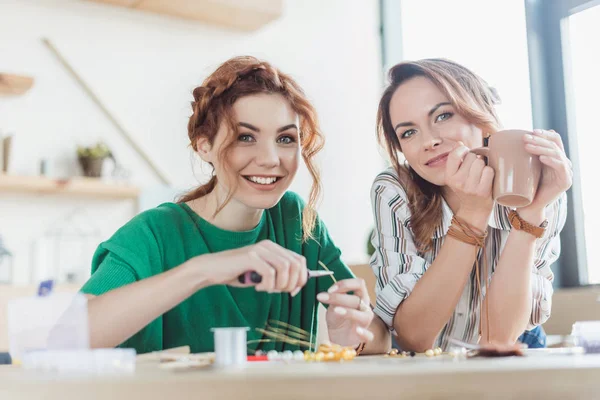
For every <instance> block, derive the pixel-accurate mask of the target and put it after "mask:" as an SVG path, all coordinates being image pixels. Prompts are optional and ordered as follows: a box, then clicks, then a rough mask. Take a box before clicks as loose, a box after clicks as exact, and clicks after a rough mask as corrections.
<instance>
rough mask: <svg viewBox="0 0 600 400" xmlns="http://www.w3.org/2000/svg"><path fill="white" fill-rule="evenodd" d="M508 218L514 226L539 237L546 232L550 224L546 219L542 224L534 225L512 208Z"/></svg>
mask: <svg viewBox="0 0 600 400" xmlns="http://www.w3.org/2000/svg"><path fill="white" fill-rule="evenodd" d="M508 219H509V221H510V224H511V225H512V227H513V228H515V229H517V230H520V231H525V232H527V233H529V234H530V235H533V236H535V237H536V238H538V239H539V238H541V237H542V236H544V232H546V225H548V221H547V220H546V221H544V222H543V223H542V224H541V225H540V226H535V225H532V224H530V223H529V222H527V221H525V220H524V219H523V218H521V216H520V215H519V213H518V212H516V211H515V210H511V211H510V213H508Z"/></svg>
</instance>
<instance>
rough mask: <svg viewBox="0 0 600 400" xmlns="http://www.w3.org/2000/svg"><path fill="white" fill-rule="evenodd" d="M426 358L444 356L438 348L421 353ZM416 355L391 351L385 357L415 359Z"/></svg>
mask: <svg viewBox="0 0 600 400" xmlns="http://www.w3.org/2000/svg"><path fill="white" fill-rule="evenodd" d="M423 354H424V355H425V356H427V357H438V356H441V355H442V354H444V352H443V351H442V349H441V348H440V347H436V348H435V349H428V350H426V351H425V353H423ZM416 355H417V353H415V352H414V351H410V352H409V351H402V352H400V351H399V350H398V349H392V350H391V351H390V352H389V353H388V354H387V356H386V357H396V358H406V357H415V356H416Z"/></svg>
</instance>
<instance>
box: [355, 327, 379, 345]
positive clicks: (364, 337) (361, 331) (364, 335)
mask: <svg viewBox="0 0 600 400" xmlns="http://www.w3.org/2000/svg"><path fill="white" fill-rule="evenodd" d="M356 334H357V335H358V336H359V337H360V339H361V341H362V342H364V343H369V342H372V341H373V339H375V335H374V334H373V332H371V331H370V330H368V329H365V328H361V327H360V326H358V327H356Z"/></svg>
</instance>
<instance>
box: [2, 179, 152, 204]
mask: <svg viewBox="0 0 600 400" xmlns="http://www.w3.org/2000/svg"><path fill="white" fill-rule="evenodd" d="M2 192H14V193H32V194H57V195H72V196H80V197H95V198H104V199H106V198H112V199H137V198H138V196H139V193H140V190H139V188H137V187H135V186H129V185H120V184H113V183H106V182H102V181H101V180H100V179H95V178H83V177H76V178H71V179H65V180H57V179H50V178H46V177H43V176H16V175H3V174H0V193H2Z"/></svg>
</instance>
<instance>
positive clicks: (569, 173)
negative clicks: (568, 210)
mask: <svg viewBox="0 0 600 400" xmlns="http://www.w3.org/2000/svg"><path fill="white" fill-rule="evenodd" d="M540 161H541V162H542V164H544V165H547V166H548V167H549V168H552V170H554V171H555V173H556V174H557V175H556V176H557V178H558V182H561V181H562V182H563V183H564V187H565V188H566V189H568V188H569V187H571V184H572V183H573V170H572V169H571V167H570V166H569V165H568V164H567V163H566V162H565V161H564V160H563V159H557V158H554V157H548V156H540ZM558 182H557V183H558ZM566 189H565V190H566Z"/></svg>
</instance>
